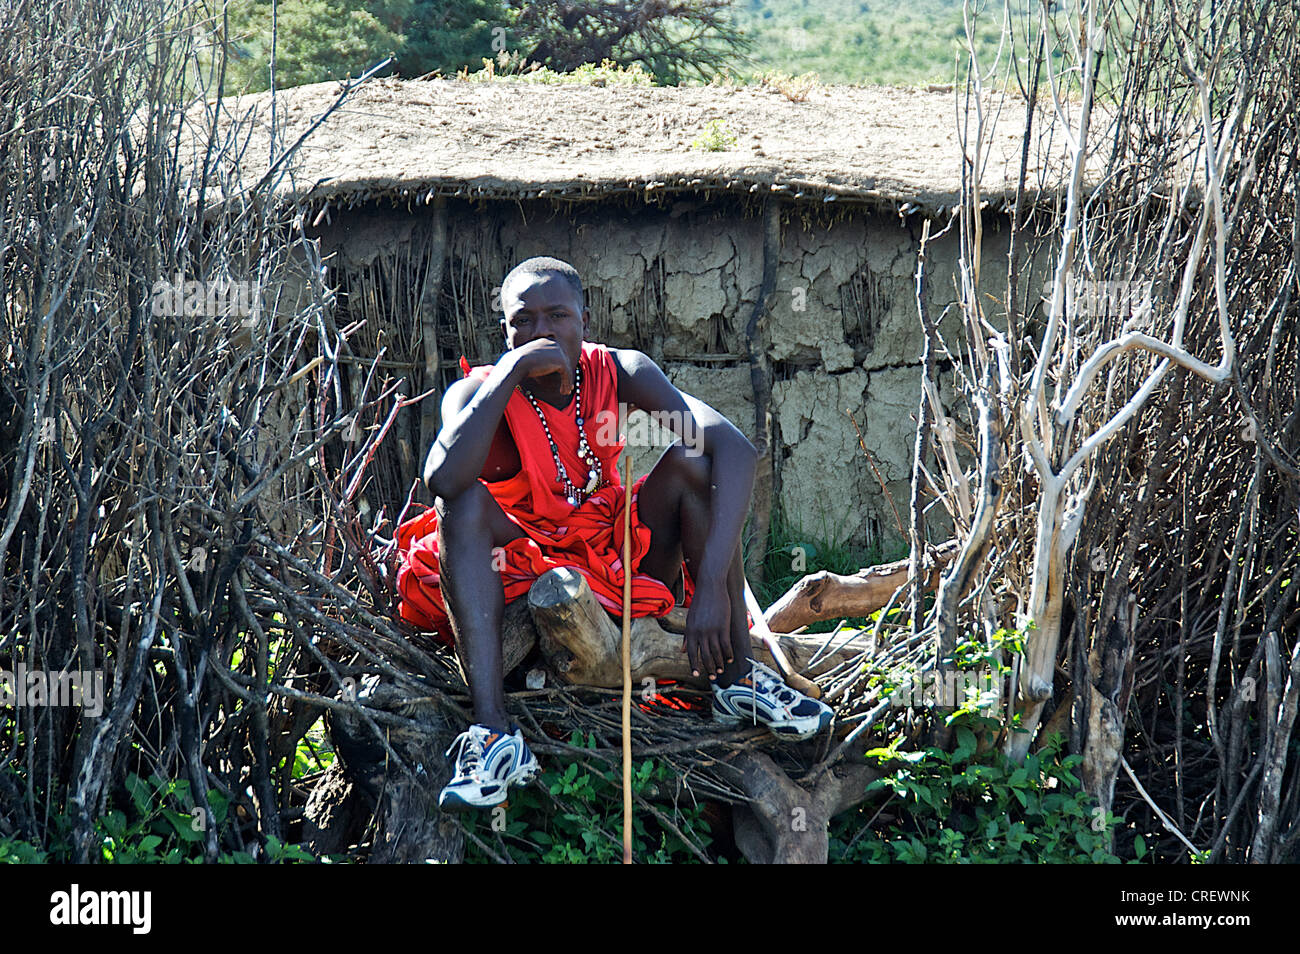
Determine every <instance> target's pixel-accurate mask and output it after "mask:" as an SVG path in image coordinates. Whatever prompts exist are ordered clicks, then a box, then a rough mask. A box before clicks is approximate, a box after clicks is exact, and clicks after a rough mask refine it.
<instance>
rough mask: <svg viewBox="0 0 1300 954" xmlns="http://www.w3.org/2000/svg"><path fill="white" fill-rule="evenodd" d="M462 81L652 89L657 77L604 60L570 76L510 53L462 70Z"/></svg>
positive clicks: (500, 54)
mask: <svg viewBox="0 0 1300 954" xmlns="http://www.w3.org/2000/svg"><path fill="white" fill-rule="evenodd" d="M458 75H459V76H460V78H461V79H467V80H472V81H474V82H487V81H490V80H504V79H509V80H517V81H519V82H521V83H541V84H543V85H560V84H564V83H572V84H576V85H579V86H653V85H654V77H653V76H651V75H650V74H649V73H647V72H646V71H645V70H643V69H642V68H641V64H640V63H633V64H632V65H631V66H619V65H618V64H617V63H615V62H613V61H612V60H604V61H603V62H601V64H600V65H599V66H596V65H595V64H594V63H583V64H582V65H581V66H579V67H578V68H577V69H576V70H573V71H572V72H569V73H557V72H555V70H552V69H549V68H547V67H545V66H542V65H541V64H539V63H529V62H527V61H526V60H524V59H523V58H522V57H520V56H516V55H513V54H511V53H509V52H507V51H504V50H503V51H502V52H501V53H498V54H497V57H496V59H494V60H493V59H488V58H487V57H484V59H483V68H482V69H481V70H478V71H477V72H474V73H471V72H469V71H468V69H466V70H462V71H461V72H460V74H458Z"/></svg>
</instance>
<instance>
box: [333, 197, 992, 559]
mask: <svg viewBox="0 0 1300 954" xmlns="http://www.w3.org/2000/svg"><path fill="white" fill-rule="evenodd" d="M759 212H760V206H759V205H758V203H756V202H755V203H751V204H749V205H747V206H741V205H738V204H736V203H734V202H726V203H724V202H721V201H717V200H714V201H710V200H706V199H704V198H700V199H698V200H677V201H666V202H664V203H663V204H662V205H646V204H636V205H627V204H624V205H618V204H614V203H591V204H586V205H577V206H573V207H564V206H558V205H551V204H549V203H546V202H536V201H534V202H514V203H506V202H484V203H479V204H470V203H453V202H449V203H448V206H447V220H446V221H447V226H446V227H447V234H446V240H445V245H444V246H443V247H444V248H445V254H446V261H445V267H444V269H443V281H442V284H441V287H440V288H439V289H438V290H437V297H436V309H437V322H436V328H437V342H436V348H437V353H438V357H439V362H438V363H439V366H440V368H439V373H438V380H437V381H436V382H433V383H436V384H438V385H439V386H443V387H445V385H446V384H447V383H449V382H450V381H451V380H454V379H455V378H456V377H459V375H460V372H459V370H458V368H457V360H458V358H459V357H460V355H461V354H464V355H465V356H466V357H467V358H469V360H470V361H471V363H488V362H491V361H493V360H495V358H496V356H497V355H498V354H499V353H500V351H501V349H502V347H503V344H502V338H501V333H500V328H499V325H498V318H499V311H496V310H494V306H496V305H497V302H495V301H494V293H495V291H496V289H497V287H498V285H499V283H500V281H501V279H502V278H503V277H504V275H505V273H506V272H507V271H508V270H509V268H510V267H512V266H513V265H514V264H515V263H517V262H519V261H521V260H523V259H525V258H528V257H530V256H533V255H553V256H556V257H558V258H562V259H565V260H567V261H569V262H571V263H572V264H573V265H574V266H575V267H576V268H577V269H578V271H579V274H580V275H582V277H583V282H584V285H585V287H586V290H587V304H588V306H589V307H590V309H591V312H592V327H591V337H592V339H593V340H597V341H602V342H604V343H606V344H609V345H611V346H615V347H634V348H638V349H640V350H643V351H645V352H646V353H647V354H649V355H650V356H651V357H652V358H654V359H655V360H656V361H657V362H658V363H659V364H660V366H661V367H663V368H664V370H665V372H666V373H667V375H668V376H669V378H670V379H671V380H672V381H673V382H674V383H676V384H677V386H678V387H680V388H682V389H683V390H684V391H687V392H689V393H691V394H694V395H695V396H696V397H698V398H700V399H701V400H703V401H705V402H706V403H708V404H710V405H712V406H713V407H715V408H716V409H717V410H719V411H720V412H722V413H723V414H724V415H726V416H727V417H728V418H729V419H730V420H731V421H732V422H733V423H734V424H736V426H737V427H739V428H740V430H741V431H742V432H743V433H744V434H745V435H746V436H747V437H749V438H750V439H751V440H754V439H755V413H754V394H753V389H752V387H751V383H750V368H749V363H748V354H747V349H746V343H745V337H744V329H745V325H746V322H748V320H749V318H750V315H751V314H752V312H753V309H754V307H755V304H756V301H757V298H758V295H759V291H760V287H761V282H762V275H763V225H762V222H763V220H762V218H761V215H760V214H759ZM426 219H427V213H422V212H412V213H407V212H406V211H405V210H397V211H393V210H383V209H379V208H374V209H370V210H366V211H363V210H356V211H352V212H348V213H347V214H346V215H343V214H340V216H339V218H337V219H336V220H335V221H334V222H333V223H331V225H330V226H328V227H326V228H324V229H322V230H321V239H322V250H323V251H324V252H325V253H326V254H329V253H331V252H333V253H334V257H333V258H332V259H330V264H331V265H333V266H334V268H335V270H336V272H337V273H338V274H339V275H340V276H341V277H342V284H343V285H344V286H345V288H346V289H347V291H346V292H345V293H344V294H343V295H341V298H340V305H341V307H342V308H343V309H344V310H345V311H347V312H348V313H349V315H348V316H349V317H350V318H356V317H367V318H368V319H372V320H373V323H374V324H375V326H376V328H375V329H374V332H372V334H373V345H372V347H378V346H379V344H380V341H381V340H382V341H383V343H384V344H385V345H386V346H387V347H388V348H389V352H388V356H389V357H390V358H391V359H393V360H394V361H395V363H398V364H401V363H402V362H408V363H409V364H410V366H411V375H412V377H413V383H412V386H411V391H412V392H418V391H419V390H422V389H423V388H425V387H428V386H429V382H426V381H424V380H423V376H422V374H423V359H422V358H421V354H422V349H423V348H424V347H425V341H424V337H423V334H422V331H421V309H422V308H427V307H429V302H430V300H431V296H430V294H429V290H428V289H426V288H421V287H419V286H420V276H421V274H424V273H426V272H427V270H428V261H427V258H428V254H429V248H430V247H431V246H430V245H429V241H428V238H427V231H428V230H427V223H426ZM942 224H946V219H945V222H944V223H942ZM999 226H1001V227H999ZM940 227H941V224H937V225H935V226H933V228H934V230H936V231H937V229H938V228H940ZM920 229H921V222H920V218H919V217H918V216H917V215H912V216H910V217H908V218H906V219H900V218H899V217H898V216H896V215H890V214H885V213H879V212H868V211H865V210H861V209H846V210H843V211H841V212H840V214H839V215H838V216H836V217H829V216H823V215H820V214H818V215H816V216H812V215H808V214H805V213H803V212H801V211H798V210H796V211H794V212H789V211H787V212H786V213H785V214H783V217H782V226H781V242H780V252H779V258H778V261H777V263H776V281H775V287H774V290H773V292H772V294H771V295H770V297H769V299H768V302H767V309H766V312H765V314H764V316H763V317H762V319H761V321H760V322H759V328H758V330H759V338H760V341H761V342H762V345H763V346H764V347H765V348H766V355H765V357H764V359H763V360H764V361H765V367H766V368H767V370H768V373H770V375H771V381H772V393H771V404H770V408H769V411H770V413H771V415H772V430H773V466H774V468H775V479H776V487H777V488H778V494H777V499H778V501H779V504H780V505H781V506H782V507H783V508H784V510H785V512H786V514H787V515H788V516H789V517H791V518H792V519H793V520H795V521H796V522H799V523H801V524H802V525H803V527H804V530H805V532H808V533H810V534H816V535H819V536H825V537H838V538H839V539H849V540H852V541H853V542H854V543H858V544H866V543H871V542H886V543H887V542H889V541H892V540H896V539H897V538H898V537H899V533H898V528H897V526H896V519H895V516H894V508H895V507H896V508H897V512H898V519H900V520H901V521H902V522H903V524H904V525H906V522H907V519H908V515H907V505H908V487H909V479H910V472H911V455H912V444H913V440H914V433H915V432H914V423H913V418H914V417H915V414H916V405H917V395H918V388H919V367H920V354H921V327H920V323H919V320H918V318H917V310H916V293H915V269H916V254H917V250H918V248H919V237H920ZM985 230H986V231H985V243H986V244H985V250H984V258H985V261H986V262H990V263H996V265H990V266H989V267H988V268H987V269H986V274H985V280H984V285H985V287H984V292H985V293H986V294H991V295H993V296H995V297H998V296H1000V295H1001V294H1002V289H1001V288H1000V287H999V283H1001V284H1002V285H1005V261H1006V250H1007V230H1006V228H1005V224H1004V223H1001V222H1000V221H999V220H996V219H992V217H990V219H988V220H986V223H985ZM957 256H958V240H957V236H956V234H955V230H954V231H952V232H949V233H948V234H945V235H943V236H941V237H939V238H937V239H933V240H932V241H931V244H930V249H929V259H930V262H929V267H928V278H927V289H926V292H927V293H926V299H927V304H928V307H929V308H930V313H931V314H932V315H933V316H934V317H935V318H936V319H939V318H940V316H941V315H942V314H943V313H944V310H945V308H946V306H947V305H948V304H949V303H950V302H952V301H954V300H955V299H956V297H957V293H956V290H955V287H954V278H955V276H956V263H957ZM999 271H1000V272H1001V274H1000V275H998V274H995V273H997V272H999ZM341 318H342V316H340V319H341ZM955 319H956V309H952V310H951V311H950V313H949V315H948V317H947V318H945V319H944V321H943V324H942V326H941V327H942V330H943V331H944V332H945V334H947V335H952V334H953V332H954V330H955V326H954V321H955ZM339 323H340V324H341V323H342V321H341V320H340V321H339ZM380 326H382V328H381V327H380ZM365 350H366V349H365V346H364V345H359V347H358V351H359V353H361V354H363V355H364V353H365ZM941 384H942V385H943V387H944V390H945V391H947V390H948V389H949V388H950V386H951V381H949V380H947V379H946V378H945V377H944V375H942V374H941ZM412 416H414V415H412ZM634 423H635V422H634ZM855 424H856V427H855ZM408 431H409V427H408ZM636 431H637V433H638V434H641V435H644V434H647V433H653V432H654V428H653V427H650V428H636ZM859 433H860V434H861V440H862V444H863V445H865V449H866V451H867V452H869V454H870V457H871V462H873V463H874V465H875V471H876V472H873V469H872V466H871V463H869V462H868V459H867V455H866V454H864V453H863V448H862V447H860V446H859ZM401 440H402V441H403V443H404V445H405V447H406V449H405V450H404V451H403V452H402V456H403V457H404V458H405V462H404V463H401V464H400V466H399V467H398V469H399V470H400V469H401V468H402V467H406V466H408V465H409V466H412V467H413V466H414V461H415V459H416V458H419V459H422V457H423V453H422V451H421V452H416V451H415V449H414V447H413V446H412V443H411V442H412V441H413V440H414V438H413V437H412V433H407V434H405V435H403V436H402V437H401ZM662 443H663V442H662V441H655V444H656V445H658V446H662ZM658 446H639V447H638V446H636V445H635V444H634V445H633V452H634V464H635V469H636V471H637V472H638V473H645V472H646V471H647V470H649V468H650V466H651V465H652V464H653V462H654V459H655V457H656V456H657V450H658ZM408 472H410V471H408ZM877 472H878V473H877ZM882 482H883V484H884V488H885V490H884V491H882V488H881V484H882ZM405 486H409V483H408V484H406V485H405ZM891 495H892V498H893V505H894V506H892V507H891V504H890V499H889V498H890V496H891ZM934 516H935V520H934V521H932V522H933V523H935V524H936V525H942V524H943V523H945V522H946V520H945V519H944V518H943V517H942V516H941V515H938V514H934ZM940 532H942V531H940Z"/></svg>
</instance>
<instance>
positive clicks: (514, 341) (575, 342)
mask: <svg viewBox="0 0 1300 954" xmlns="http://www.w3.org/2000/svg"><path fill="white" fill-rule="evenodd" d="M501 310H502V312H503V313H504V314H505V318H504V319H502V322H501V324H502V328H503V330H504V331H505V335H506V346H507V347H509V348H511V349H513V348H518V347H519V346H520V345H524V344H527V343H528V342H530V341H534V340H536V339H538V338H550V339H551V340H552V341H554V342H555V343H556V344H557V345H559V346H560V348H561V349H562V350H563V351H564V353H565V355H566V356H567V357H568V358H569V360H570V361H571V362H572V364H573V366H574V367H577V365H578V358H580V357H581V356H582V342H583V339H584V338H585V337H586V336H587V330H588V324H589V322H590V318H591V313H590V311H589V310H588V309H586V308H583V307H581V306H580V305H579V304H578V295H577V292H575V291H574V290H573V288H571V287H570V285H569V283H568V282H566V281H564V279H562V278H560V277H559V276H558V275H525V276H522V277H519V278H516V279H515V280H514V281H512V282H510V284H508V285H507V286H506V287H505V288H503V289H502V290H501Z"/></svg>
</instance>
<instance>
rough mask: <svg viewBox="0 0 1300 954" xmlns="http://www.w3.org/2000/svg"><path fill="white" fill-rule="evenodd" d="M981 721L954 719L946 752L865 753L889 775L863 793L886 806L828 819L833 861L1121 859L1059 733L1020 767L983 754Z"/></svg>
mask: <svg viewBox="0 0 1300 954" xmlns="http://www.w3.org/2000/svg"><path fill="white" fill-rule="evenodd" d="M988 723H989V720H984V719H979V718H973V717H969V716H967V717H964V718H963V719H961V720H958V722H957V723H956V725H955V737H956V741H957V745H956V748H955V749H954V750H953V751H952V752H945V751H943V750H942V749H939V748H927V749H923V750H918V751H915V752H906V751H902V750H901V749H900V748H899V746H900V743H901V741H902V740H901V739H897V740H895V741H894V742H893V743H892V744H891V745H889V746H888V747H886V748H878V749H872V750H871V751H869V752H867V757H868V758H871V759H875V760H876V761H878V762H879V764H880V766H881V767H882V768H883V769H884V770H885V771H886V772H887V773H888V774H886V775H885V777H884V778H881V779H879V780H877V781H876V782H873V783H872V784H871V786H870V787H869V788H868V792H872V791H876V792H879V793H881V794H884V795H885V796H886V797H885V800H884V802H883V804H882V803H881V800H880V799H878V798H877V799H869V800H868V802H867V803H864V804H863V805H862V806H859V807H858V808H857V809H856V810H855V811H853V812H847V813H845V814H844V815H841V816H839V817H838V818H836V819H835V820H834V822H832V825H831V840H830V841H831V844H830V860H831V861H840V862H854V863H861V862H902V863H911V864H916V863H922V862H929V863H949V864H954V863H955V864H967V863H997V864H1060V863H1070V862H1074V863H1101V864H1117V863H1119V860H1120V859H1119V858H1118V857H1116V856H1115V855H1114V854H1112V853H1111V851H1110V831H1111V826H1112V825H1113V824H1114V822H1115V818H1114V816H1106V817H1105V818H1103V817H1102V813H1101V811H1100V809H1098V808H1097V807H1096V806H1095V805H1094V804H1093V802H1092V800H1091V799H1090V798H1089V796H1088V795H1087V793H1086V792H1084V791H1083V788H1082V785H1081V783H1080V781H1079V778H1078V776H1077V775H1075V772H1074V770H1075V768H1076V767H1077V766H1078V764H1079V761H1080V758H1079V756H1077V755H1070V756H1066V757H1064V758H1063V757H1061V738H1060V736H1054V737H1053V738H1052V739H1050V740H1049V742H1048V744H1047V745H1046V746H1045V747H1044V748H1043V749H1042V750H1040V751H1039V752H1038V753H1037V754H1031V755H1029V756H1028V757H1027V758H1026V759H1025V764H1024V765H1015V764H1013V763H1011V762H1010V761H1009V760H1007V759H1006V758H1005V756H1003V755H1002V754H1001V753H1000V752H998V751H996V750H990V751H987V752H984V753H982V754H981V753H979V751H978V749H979V745H978V736H977V734H976V732H977V731H978V730H979V729H980V728H982V727H984V726H987V725H988ZM886 813H892V815H891V818H890V820H889V822H888V824H875V823H874V822H873V819H875V820H880V819H883V818H884V817H885V815H886ZM1142 847H1143V848H1145V846H1142ZM1142 853H1144V852H1143V851H1141V850H1140V852H1139V857H1141V854H1142Z"/></svg>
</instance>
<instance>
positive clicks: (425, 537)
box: [397, 342, 693, 646]
mask: <svg viewBox="0 0 1300 954" xmlns="http://www.w3.org/2000/svg"><path fill="white" fill-rule="evenodd" d="M461 367H462V368H463V369H464V371H465V374H466V376H467V377H476V378H479V379H480V380H485V379H486V378H487V376H488V375H489V374H490V373H491V371H492V366H491V365H484V366H480V367H477V368H473V369H471V368H470V367H469V364H468V362H466V361H465V359H464V358H462V359H461ZM580 367H581V369H582V404H583V407H582V410H583V415H582V416H583V425H584V430H585V431H586V433H587V443H588V445H589V446H590V447H591V449H592V450H593V451H594V452H595V454H596V457H597V458H598V460H599V461H600V473H601V486H600V488H599V489H598V490H597V491H596V492H595V493H593V494H592V495H591V496H590V497H588V498H587V499H586V500H584V501H583V502H582V503H581V504H579V505H578V506H576V507H575V506H573V505H571V504H570V503H569V502H568V501H567V500H566V499H565V497H564V490H563V487H562V485H561V483H560V480H559V477H558V476H557V474H556V472H555V461H554V458H553V457H552V456H551V445H550V443H549V442H548V441H547V439H546V431H545V430H544V429H543V427H542V423H541V421H540V420H539V419H538V417H537V412H536V411H535V410H534V409H533V405H532V404H531V403H530V402H529V401H528V399H527V398H526V397H525V396H524V395H523V394H522V393H521V392H520V391H519V390H518V389H516V390H515V392H514V393H513V394H511V395H510V400H509V402H508V403H507V404H506V410H505V421H506V425H507V427H508V428H509V430H510V435H511V437H513V438H514V442H515V446H516V447H517V448H518V450H519V460H520V463H521V467H520V470H519V473H518V474H516V475H515V476H513V477H510V478H508V479H506V480H501V481H497V482H495V483H489V482H487V481H485V480H483V479H482V478H481V477H480V478H479V480H480V482H481V483H482V484H483V485H484V486H485V487H487V489H488V491H489V492H490V493H491V494H492V496H493V497H494V498H495V499H496V501H497V503H498V504H500V505H501V509H502V510H504V511H505V514H506V516H507V517H508V518H509V519H510V520H511V521H512V522H513V523H514V524H515V525H516V526H518V527H519V529H520V530H522V531H523V533H524V536H522V537H520V538H519V539H517V540H512V541H510V543H508V544H506V546H505V547H504V548H503V549H504V553H503V554H502V555H500V556H499V559H501V560H503V562H504V564H505V566H504V569H503V570H502V571H501V580H502V583H503V584H504V587H505V599H506V602H507V603H509V602H511V601H512V600H516V599H518V598H519V597H521V596H523V595H524V594H525V593H527V592H528V588H529V587H530V586H532V584H533V581H534V580H536V579H537V578H538V577H539V576H541V575H542V574H543V573H545V572H546V571H547V570H551V569H554V568H555V567H561V566H569V567H573V568H574V569H576V570H578V572H580V573H581V574H582V575H583V576H585V577H586V578H587V582H588V583H589V584H590V585H591V589H592V592H593V593H595V595H596V599H598V600H599V601H600V603H601V605H602V606H604V607H605V609H607V610H608V611H609V612H611V613H615V614H621V613H622V611H623V506H624V501H625V500H626V499H627V494H626V493H625V492H624V488H623V484H622V481H621V480H620V478H619V473H618V467H617V459H618V454H619V451H620V450H622V448H623V444H624V441H623V440H622V438H621V435H619V433H618V421H619V416H618V375H617V369H616V367H615V365H614V357H613V355H611V354H610V352H609V349H608V348H606V347H605V346H604V345H599V344H591V343H589V342H584V343H583V345H582V357H581V359H580ZM575 404H576V402H575V401H570V402H569V406H568V407H567V408H565V409H564V410H558V409H556V408H554V407H551V406H550V405H549V404H547V403H545V402H544V401H539V402H538V407H540V408H541V409H542V413H543V414H545V415H546V422H547V424H548V425H549V427H550V429H551V436H552V437H553V438H554V439H555V443H556V446H557V447H558V448H559V453H560V460H562V461H563V462H564V467H565V470H567V471H568V473H569V475H570V477H571V479H572V480H573V482H574V484H575V485H577V486H578V487H579V489H581V488H582V487H583V486H584V485H585V484H586V483H587V471H588V465H587V463H586V462H584V461H583V460H581V459H580V458H579V457H578V425H577V413H576V408H575ZM644 479H645V478H642V479H641V480H639V481H637V482H636V484H635V485H634V487H633V488H632V567H633V576H632V615H633V616H662V615H664V614H665V613H667V612H668V611H669V610H670V609H672V606H673V602H674V600H673V594H672V592H671V591H669V589H668V588H667V587H666V586H664V584H663V583H661V582H660V581H659V580H657V579H655V578H654V577H651V576H647V575H646V574H644V573H637V572H636V568H637V567H638V566H640V563H641V559H642V557H644V556H645V553H646V551H647V550H648V549H649V548H650V528H649V527H647V526H645V525H644V524H643V523H641V521H640V519H639V517H638V514H637V494H638V492H639V491H640V489H641V483H642V481H644ZM437 526H438V516H437V513H436V511H435V510H434V509H433V508H432V507H430V508H428V509H427V510H425V511H424V512H423V513H421V514H419V515H417V516H415V517H413V518H411V519H409V520H407V521H405V522H404V523H403V524H402V525H401V526H399V527H398V528H397V541H398V548H399V550H400V553H401V563H400V566H399V568H398V571H397V592H398V595H399V596H400V598H401V602H400V609H399V612H400V614H401V616H402V618H403V619H405V620H407V621H408V622H410V623H412V624H414V625H415V626H417V627H419V628H420V629H424V630H432V631H434V632H435V633H436V635H437V636H438V638H439V639H440V640H441V641H442V642H444V643H446V644H447V645H449V646H450V645H453V639H452V632H451V626H450V624H449V622H448V618H447V610H446V604H445V603H444V602H443V596H442V589H441V587H440V585H439V580H440V576H439V564H438V537H437V533H436V531H437ZM683 579H684V587H685V592H686V595H687V600H688V602H689V597H690V594H691V591H692V589H693V587H692V586H691V580H690V578H689V575H688V574H687V573H686V572H685V568H684V567H683Z"/></svg>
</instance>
